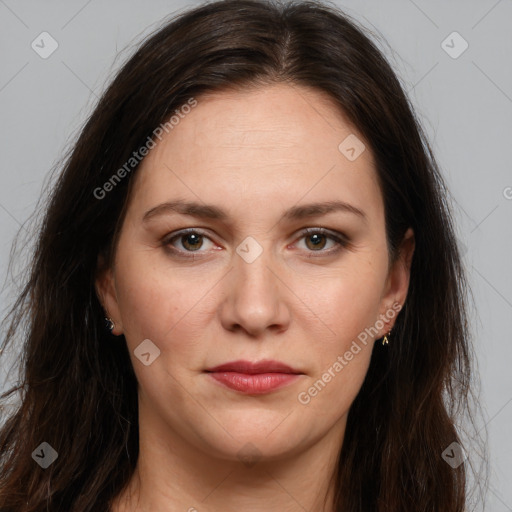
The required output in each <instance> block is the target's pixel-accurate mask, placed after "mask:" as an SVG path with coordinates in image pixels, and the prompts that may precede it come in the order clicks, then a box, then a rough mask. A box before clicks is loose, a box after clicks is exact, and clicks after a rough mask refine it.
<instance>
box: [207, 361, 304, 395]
mask: <svg viewBox="0 0 512 512" xmlns="http://www.w3.org/2000/svg"><path fill="white" fill-rule="evenodd" d="M206 372H207V373H209V374H210V375H211V377H212V378H213V379H215V380H216V381H218V382H220V383H221V384H223V385H225V386H227V387H229V388H231V389H234V390H235V391H239V392H241V393H247V394H264V393H269V392H270V391H274V390H276V389H278V388H281V387H283V386H285V385H286V384H289V383H290V382H293V381H294V380H296V379H298V378H299V376H300V375H302V372H300V371H299V370H295V369H293V368H291V367H290V366H288V365H286V364H284V363H280V362H279V361H269V360H266V361H259V362H257V363H251V362H250V361H232V362H230V363H226V364H222V365H219V366H215V367H214V368H209V369H207V370H206Z"/></svg>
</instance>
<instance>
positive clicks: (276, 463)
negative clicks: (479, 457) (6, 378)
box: [0, 0, 471, 512]
mask: <svg viewBox="0 0 512 512" xmlns="http://www.w3.org/2000/svg"><path fill="white" fill-rule="evenodd" d="M465 287H466V283H465V278H464V274H463V271H462V267H461V262H460V256H459V253H458V250H457V246H456V243H455V238H454V234H453V226H452V220H451V217H450V214H449V210H448V207H447V204H446V197H445V191H444V185H443V182H442V179H441V177H440V174H439V171H438V168H437V165H436V163H435V159H434V156H433V155H432V153H431V150H430V148H429V145H428V142H427V141H426V138H425V136H424V134H423V132H422V130H421V127H420V125H419V124H418V123H417V121H416V120H415V117H414V114H413V111H412V108H411V106H410V105H409V103H408V100H407V98H406V96H405V94H404V92H403V91H402V89H401V86H400V84H399V82H398V80H397V78H396V76H395V75H394V73H393V71H392V69H391V68H390V66H389V65H388V63H387V62H386V60H385V59H384V57H383V56H382V55H381V53H380V52H379V51H378V50H377V48H376V47H375V45H374V44H373V43H372V42H371V40H370V38H369V36H367V35H366V34H365V33H364V30H363V29H362V28H359V27H358V26H357V24H356V23H355V22H354V21H353V20H351V19H349V18H348V17H347V16H346V15H343V14H342V13H341V12H339V11H337V10H336V9H333V8H330V7H327V6H323V5H321V4H318V3H310V2H298V3H289V4H285V5H282V6H278V5H274V4H272V3H269V2H260V1H256V0H242V1H238V0H237V1H233V0H226V1H220V2H213V3H210V4H207V5H204V6H201V7H198V8H195V9H193V10H191V11H188V12H186V13H184V14H182V15H181V16H179V17H178V18H177V19H175V20H173V21H172V22H170V23H167V24H166V25H165V26H163V28H161V29H160V30H159V31H158V32H157V33H155V34H154V35H152V36H151V37H150V38H149V39H148V40H147V41H146V42H145V43H144V44H143V45H142V46H141V48H140V49H139V50H138V51H137V53H136V54H135V55H134V56H133V57H132V58H131V59H130V60H129V61H128V62H127V63H126V64H125V65H124V67H123V68H122V69H121V71H120V72H119V73H118V74H117V76H116V78H115V79H114V80H113V82H112V84H111V85H110V87H109V88H108V90H107V91H106V92H105V94H104V95H103V97H102V98H101V100H100V101H99V103H98V105H97V107H96V109H95V110H94V112H93V114H92V115H91V117H90V119H89V120H88V122H87V124H86V125H85V127H84V129H83V131H82V133H81V135H80V137H79V139H78V141H77V142H76V145H75V147H74V149H73V150H72V152H71V154H70V155H69V158H68V160H67V162H66V164H65V166H64V169H63V172H62V174H61V176H60V179H59V181H58V183H57V185H56V187H55V189H54V190H53V193H52V195H51V198H50V201H49V204H48V208H47V211H46V215H45V218H44V222H43V225H42V228H41V231H40V234H39V239H38V243H37V248H36V251H35V254H34V258H33V261H32V264H31V272H30V277H29V279H28V281H27V284H26V287H25V289H24V291H23V294H22V295H21V296H20V298H19V300H18V302H17V303H16V304H15V306H14V308H13V310H12V313H11V315H10V317H9V320H10V322H11V323H10V330H9V331H8V336H7V339H6V343H7V342H9V341H11V340H13V339H15V337H17V336H21V335H22V333H21V329H22V325H23V321H27V322H28V324H27V325H28V326H29V327H28V330H27V332H26V334H25V338H24V355H25V356H24V360H23V374H22V375H23V377H22V384H21V385H20V386H19V387H18V388H17V390H18V391H20V392H21V393H20V398H21V401H20V407H19V409H18V410H17V411H16V412H15V413H14V414H12V416H11V417H9V419H8V421H7V422H6V424H5V426H4V427H3V429H2V431H1V435H0V447H1V452H2V456H1V461H2V462H1V472H0V503H1V504H2V506H4V507H5V508H6V510H9V511H12V512H18V511H22V510H23V511H39V510H51V511H92V510H94V511H107V510H111V511H115V512H121V511H135V510H140V511H146V510H158V511H162V512H166V511H175V510H189V511H194V510H197V511H217V510H244V511H253V510H254V511H255V510H258V511H260V510H265V511H273V510H289V511H295V510H311V511H313V510H314V511H326V512H327V511H328V512H332V511H343V512H352V511H354V512H355V511H394V512H401V511H403V512H411V511H418V512H419V511H422V512H423V511H424V512H427V511H440V510H442V511H443V512H460V511H463V510H465V507H466V505H467V501H468V497H467V496H466V491H465V485H466V483H467V473H468V472H467V468H468V467H469V460H466V457H467V453H468V452H469V450H468V447H465V446H464V442H463V440H462V439H460V438H459V435H458V433H457V430H456V428H455V422H456V421H458V420H459V418H461V417H462V416H463V413H464V411H465V410H466V409H467V408H468V392H469V389H470V388H469V384H470V369H471V368H470V356H471V349H470V342H469V337H468V329H467V323H466V316H465V315H466V313H465V311H466V309H465V308H466V306H465V289H466V288H465ZM105 319H106V326H105V324H104V321H105ZM14 391H16V390H12V392H11V393H13V392H14Z"/></svg>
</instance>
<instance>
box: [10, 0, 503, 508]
mask: <svg viewBox="0 0 512 512" xmlns="http://www.w3.org/2000/svg"><path fill="white" fill-rule="evenodd" d="M334 3H336V4H337V5H338V6H340V7H341V8H342V9H344V10H345V12H347V13H348V14H349V15H351V16H353V17H354V18H355V19H357V20H359V21H360V22H361V23H362V24H363V25H365V26H366V27H368V28H370V29H371V30H372V31H373V32H374V33H375V34H377V37H381V38H383V39H384V40H385V41H387V43H389V46H390V47H391V49H392V50H391V49H390V48H389V47H388V46H387V45H386V44H381V42H379V40H378V39H376V41H377V44H378V45H379V47H380V48H381V49H382V50H383V51H384V53H385V54H386V56H387V57H388V59H389V60H390V62H391V64H392V66H393V67H394V69H395V71H396V72H397V74H398V75H399V77H400V80H401V81H402V83H403V84H404V87H405V89H406V91H407V93H408V94H409V97H410V98H411V101H412V102H413V104H414V106H415V108H416V112H417V115H418V117H419V119H420V120H421V122H422V124H423V126H424V127H425V130H426V132H427V134H428V136H429V137H430V141H431V143H432V146H433V149H434V151H435V154H436V156H437V159H438V162H439V164H440V166H441V168H442V171H443V174H444V176H445V179H446V181H447V183H448V186H449V188H450V192H451V195H452V200H453V205H454V208H455V217H456V222H457V230H458V238H459V242H460V245H461V248H462V250H463V254H464V261H465V264H466V267H467V271H468V275H469V278H470V282H471V286H472V289H473V293H474V297H475V305H476V313H473V314H472V323H473V331H474V337H475V348H476V352H477V359H478V364H479V368H480V374H481V381H482V391H481V400H482V404H483V407H484V412H485V414H484V419H483V420H482V422H481V423H482V428H484V427H485V428H486V429H487V430H488V432H489V448H490V453H491V458H490V469H491V471H490V491H489V494H488V501H487V503H488V506H489V509H490V510H492V511H493V512H505V511H512V487H511V486H510V482H512V440H511V436H510V435H509V434H510V430H511V428H512V371H511V369H510V368H511V362H512V343H511V341H512V340H511V334H510V333H511V318H512V270H511V262H512V229H511V221H512V166H511V154H510V151H511V147H512V58H511V55H512V30H511V29H510V27H511V24H512V1H510V0H499V1H496V0H480V1H475V0H472V1H468V0H464V1H462V0H459V1H453V0H452V1H450V2H446V1H441V0H435V1H428V2H427V1H426V0H414V1H413V0H385V1H380V0H372V1H366V2H357V1H355V0H352V1H338V2H334ZM198 4H199V2H190V1H176V0H167V1H164V0H151V1H146V2H136V1H134V0H131V1H127V0H124V1H121V0H109V1H108V2H106V1H100V0H89V1H87V0H67V1H66V2H64V1H63V0H62V1H53V0H46V1H40V0H39V1H36V0H31V1H28V0H0V112H1V122H0V161H1V170H0V239H1V244H0V247H1V249H0V275H1V277H2V285H3V286H2V292H1V295H0V307H1V308H2V312H3V313H5V308H6V307H7V306H8V305H9V304H10V301H11V300H12V291H9V290H10V288H9V287H8V284H9V282H10V277H9V276H8V275H7V264H8V260H9V251H10V247H11V243H12V240H13V238H14V236H15V234H16V233H17V231H18V230H19V229H20V226H21V225H22V224H23V223H24V222H25V221H26V220H27V218H28V217H29V216H30V214H31V213H32V211H33V209H34V206H35V204H36V202H37V200H38V198H39V196H40V193H41V187H42V185H43V183H44V180H45V178H46V177H47V176H48V173H49V171H50V170H51V169H52V167H53V166H54V165H55V164H56V162H57V161H58V160H59V159H60V158H61V156H62V155H63V152H64V150H65V149H66V148H67V147H68V145H69V144H70V143H72V142H73V140H74V137H75V135H76V133H77V130H78V129H79V127H80V126H81V124H82V123H83V121H84V120H85V119H86V117H87V115H88V114H89V113H90V112H91V110H92V108H93V107H94V105H95V102H96V100H97V97H99V95H100V94H101V92H102V91H103V90H104V87H105V84H106V83H108V81H109V80H110V78H111V77H112V75H113V73H114V72H115V70H116V69H118V68H119V66H120V64H122V62H124V61H125V59H126V58H127V57H128V56H129V55H130V54H131V52H132V49H133V45H134V44H136V43H137V42H140V41H141V40H142V38H143V37H144V36H146V35H147V34H149V33H150V32H151V31H153V30H154V29H155V28H157V26H158V25H159V24H160V23H161V22H162V20H163V19H164V18H168V17H169V16H170V15H172V14H173V13H176V12H181V11H182V10H183V9H184V8H187V7H190V6H195V5H198ZM43 32H47V33H48V34H49V36H48V35H42V36H41V33H43ZM454 32H457V34H453V33H454ZM41 38H45V39H44V41H45V43H44V44H42V43H41V42H40V41H41ZM38 41H39V43H38ZM33 42H34V45H33V44H32V43H33ZM36 44H39V48H38V47H37V46H35V45H36ZM52 45H54V46H55V45H58V46H57V48H56V50H55V51H54V52H53V53H52V54H51V55H49V56H46V58H42V56H41V55H40V54H41V53H43V55H44V51H46V52H49V51H50V50H51V49H52ZM33 46H35V48H37V49H38V51H36V49H35V48H34V47H33ZM42 46H44V51H43V48H42ZM466 46H467V48H466ZM464 49H465V50H464ZM121 50H124V51H123V52H122V53H121V54H120V55H119V52H121ZM463 50H464V51H463ZM116 57H117V58H116ZM29 242H30V239H29ZM435 278H436V276H435V275H433V276H432V279H435ZM4 281H6V282H5V283H4ZM11 357H17V356H16V355H12V356H11ZM6 370H7V365H6V364H5V363H4V364H3V368H1V369H0V389H6V387H7V381H6ZM9 378H10V379H13V377H12V375H10V376H9ZM14 379H15V377H14ZM507 482H508V484H507Z"/></svg>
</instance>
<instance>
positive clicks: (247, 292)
mask: <svg viewBox="0 0 512 512" xmlns="http://www.w3.org/2000/svg"><path fill="white" fill-rule="evenodd" d="M278 274H279V272H278V271H277V265H275V264H273V261H272V254H271V251H270V250H269V249H264V250H263V252H262V253H261V254H260V256H258V257H257V258H256V259H255V260H254V261H252V262H250V263H249V262H248V261H246V260H244V258H242V257H241V256H239V255H238V254H236V253H235V254H234V256H233V268H232V270H231V271H230V272H229V273H228V274H227V276H226V278H225V280H224V287H225V288H224V292H225V297H226V298H225V300H224V302H223V304H222V306H221V311H220V316H221V323H222V325H223V327H224V328H225V329H227V330H229V331H233V332H236V331H243V332H245V333H246V334H247V335H249V336H250V337H256V338H258V337H261V336H263V335H264V334H265V332H266V331H267V330H268V331H273V332H274V333H278V332H282V331H284V330H286V329H287V328H288V325H289V322H290V311H289V307H288V303H287V300H286V298H287V297H289V296H290V294H291V292H290V290H289V288H288V287H287V286H286V283H285V281H284V279H283V277H281V276H279V275H278Z"/></svg>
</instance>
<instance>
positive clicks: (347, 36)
mask: <svg viewBox="0 0 512 512" xmlns="http://www.w3.org/2000/svg"><path fill="white" fill-rule="evenodd" d="M272 83H289V84H290V85H293V86H295V85H297V86H300V85H302V86H309V87H313V88H315V89H316V90H318V91H322V92H324V93H326V94H327V95H328V96H329V97H330V98H332V100H334V101H335V102H336V104H337V105H339V107H340V109H341V110H342V111H343V112H344V113H345V115H346V116H347V119H348V120H349V121H350V122H351V123H352V124H353V125H354V126H355V127H357V129H358V130H359V132H360V133H361V134H362V136H363V137H364V139H365V141H366V143H367V144H368V146H369V148H370V149H371V151H372V152H373V155H374V158H375V163H376V170H377V174H378V177H379V181H380V185H381V190H382V195H383V198H384V204H385V217H386V233H387V240H388V246H389V252H390V256H391V260H393V258H395V257H396V256H397V248H398V247H399V246H400V243H401V241H402V238H403V235H404V233H405V232H406V230H407V228H408V227H412V228H413V230H414V232H415V243H416V248H415V253H414V257H413V261H412V267H411V280H410V287H409V293H408V297H407V300H406V303H405V304H404V307H403V309H402V311H401V312H400V314H399V316H398V318H397V322H396V325H395V328H394V331H393V333H392V342H391V344H390V345H389V346H387V347H383V346H382V345H381V344H380V343H376V344H375V346H374V350H373V354H372V359H371V363H370V367H369V370H368V373H367V376H366V379H365V381H364V383H363V386H362V388H361V390H360V392H359V394H358V395H357V397H356V399H355V401H354V403H353V404H352V406H351V409H350V413H349V416H348V424H347V428H346V434H345V438H344V440H343V447H342V450H341V453H340V454H339V464H338V470H337V472H336V474H335V475H333V478H334V480H335V488H336V498H335V510H336V511H343V512H363V511H365V512H370V511H371V512H412V511H414V512H440V511H442V512H462V511H464V510H465V508H466V507H468V504H467V501H468V500H467V496H466V484H467V473H468V472H467V469H468V468H469V464H468V461H466V462H465V463H463V464H461V465H459V466H458V467H456V468H452V467H451V466H450V465H449V464H448V463H447V462H445V460H444V459H443V457H442V453H443V451H444V450H445V449H446V448H447V447H448V446H449V445H450V444H451V443H452V442H458V443H460V444H461V445H464V446H465V448H466V451H467V452H468V453H469V454H470V455H471V454H472V453H474V452H470V447H469V446H466V445H465V444H464V441H463V440H462V439H461V438H460V436H459V434H458V432H457V430H456V428H455V424H456V422H457V421H459V419H460V418H463V417H466V416H467V417H468V418H469V419H472V415H471V414H470V413H469V412H470V411H469V404H470V398H471V393H470V391H471V387H470V383H471V382H472V379H471V372H470V370H471V366H472V361H471V354H472V350H471V344H470V339H469V336H468V322H467V295H468V294H467V286H466V281H465V277H464V272H463V267H462V264H461V259H460V255H459V251H458V248H457V244H456V238H455V236H454V228H453V225H452V220H451V214H450V210H449V207H448V203H447V192H446V190H445V187H444V185H443V180H442V178H441V176H440V172H439V169H438V166H437V164H436V162H435V159H434V156H433V154H432V151H431V149H430V146H429V144H428V142H427V139H426V136H425V135H424V132H423V131H422V128H421V126H420V123H419V122H418V121H417V119H416V117H415V115H414V113H413V109H412V107H411V105H410V103H409V100H408V99H407V97H406V95H405V94H404V92H403V89H402V87H401V85H400V83H399V80H398V79H397V77H396V76H395V74H394V72H393V71H392V68H391V66H390V65H389V64H388V62H387V60H386V59H385V58H384V56H383V55H382V53H381V52H380V51H379V50H378V49H377V46H376V44H375V43H373V42H372V41H371V38H370V36H369V35H367V34H365V29H363V28H362V27H359V26H358V24H357V23H356V22H355V21H354V20H353V19H351V18H350V17H349V16H347V15H345V14H343V13H342V12H340V11H339V10H338V9H336V8H335V7H331V6H328V5H326V4H320V3H316V2H300V1H298V2H294V1H291V2H287V3H282V4H281V3H273V2H270V1H269V2H264V1H257V0H225V1H218V2H213V3H209V4H205V5H201V6H200V7H197V8H195V9H193V10H189V11H187V12H185V13H182V14H181V15H180V16H178V17H176V18H175V19H173V20H172V21H171V22H168V23H165V25H164V26H163V27H162V28H160V29H159V30H158V31H157V32H156V33H154V34H153V35H151V37H149V38H148V39H147V40H146V41H145V42H144V43H143V44H142V45H141V46H140V48H139V49H138V50H137V51H136V53H135V54H134V55H133V56H132V57H131V58H130V59H129V60H128V61H127V62H126V64H125V65H124V66H123V67H122V69H121V70H120V71H119V72H118V73H117V76H116V77H115V78H114V80H113V81H112V83H111V85H110V86H109V87H108V89H107V90H106V92H105V93H104V94H103V95H102V97H101V99H100V100H99V102H98V104H97V106H96V108H95V109H94V111H93V113H92V115H91V116H90V118H89V119H88V121H87V123H86V124H85V126H84V128H83V130H82V131H81V133H80V135H79V138H78V140H77V142H76V144H75V145H74V147H73V148H72V150H71V151H70V152H69V155H68V156H67V158H66V160H65V163H64V165H63V169H62V172H61V173H60V176H59V178H58V181H57V182H56V184H55V186H53V187H52V190H51V195H50V197H49V198H48V202H47V204H46V205H45V206H46V207H45V215H44V218H43V222H42V225H41V226H40V228H39V231H38V234H37V243H36V247H35V251H34V254H33V255H32V259H31V262H30V266H29V274H28V275H27V280H26V282H25V284H24V287H23V289H22V291H21V293H20V295H19V298H18V299H17V301H16V302H15V304H14V306H13V308H12V310H11V311H10V314H9V316H8V317H7V319H8V329H7V333H6V336H5V340H4V344H3V346H4V348H5V347H6V346H7V344H8V343H10V342H12V341H14V340H17V343H20V344H21V345H22V350H23V352H22V357H21V359H20V382H19V385H18V386H16V387H15V388H13V389H11V390H10V391H9V392H8V393H5V394H4V395H3V397H2V398H3V399H4V400H6V399H7V398H8V397H9V396H10V395H12V394H13V393H16V392H17V393H18V395H19V397H18V398H19V404H18V406H17V407H16V409H15V411H14V412H13V413H12V414H10V415H9V416H8V418H7V420H6V421H5V425H4V426H3V428H2V430H1V431H0V450H1V454H0V506H4V507H6V508H7V509H8V510H9V511H10V512H21V511H24V512H31V511H34V512H35V511H43V510H45V511H55V512H63V511H66V512H75V511H76V512H86V511H94V512H100V511H107V510H108V509H109V504H110V503H112V500H113V498H114V497H115V496H117V495H118V494H119V493H120V491H121V490H122V489H123V487H124V486H125V485H126V484H127V482H128V481H129V479H130V477H131V475H132V473H133V471H134V468H135V464H136V462H137V456H138V420H137V412H138V409H137V387H136V379H135V375H134V372H133V369H132V366H131V363H130V358H129V354H128V352H127V347H126V343H125V340H124V337H122V336H121V337H119V338H114V337H112V336H111V335H110V334H109V333H108V331H107V330H106V329H105V326H104V314H103V310H102V307H101V305H100V303H99V301H98V298H97V296H96V293H95V288H94V281H95V277H96V275H97V270H98V269H97V262H98V256H99V255H103V256H105V260H106V261H107V262H112V259H113V256H114V254H115V247H116V240H117V238H116V235H117V233H118V232H119V228H120V226H121V224H122V222H123V215H124V211H125V209H126V203H127V198H128V197H129V191H130V183H132V182H133V177H134V175H135V173H136V166H135V167H134V169H133V171H132V172H127V173H126V176H124V177H123V179H122V180H119V182H118V183H116V185H115V186H114V187H112V190H110V191H109V193H108V194H107V195H106V197H104V198H102V199H98V197H96V195H95V194H94V193H93V192H94V190H97V189H98V187H102V186H103V185H104V184H105V183H106V182H108V181H109V180H110V179H111V177H112V176H113V174H114V173H116V172H117V170H118V169H120V168H122V167H123V165H124V164H125V163H126V162H127V161H128V160H129V159H130V157H131V156H132V153H133V151H135V150H137V149H138V148H140V147H142V146H143V145H144V144H145V143H146V141H147V140H148V137H153V138H154V130H155V128H156V127H157V126H159V125H160V124H161V123H164V122H165V121H167V120H168V119H169V118H170V116H172V115H173V114H174V112H175V110H176V109H178V108H179V107H180V106H181V105H184V104H186V102H187V101H188V100H189V99H190V98H192V97H193V98H196V99H198V100H199V99H200V96H201V94H202V93H206V92H214V91H220V90H223V89H226V88H233V87H235V88H237V87H239V88H242V89H243V88H246V87H251V86H261V85H265V84H272ZM3 357H5V354H4V356H3ZM470 423H471V424H473V421H471V422H470ZM42 442H47V443H49V444H50V445H51V446H52V447H54V448H55V449H56V450H57V452H58V454H59V456H58V458H57V460H56V461H55V462H54V463H53V464H52V465H51V466H50V467H48V468H47V469H45V470H43V469H41V468H40V467H39V466H38V465H37V464H36V463H35V462H34V460H33V459H32V456H31V454H32V452H33V450H34V449H35V448H36V447H37V446H38V445H40V444H41V443H42Z"/></svg>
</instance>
